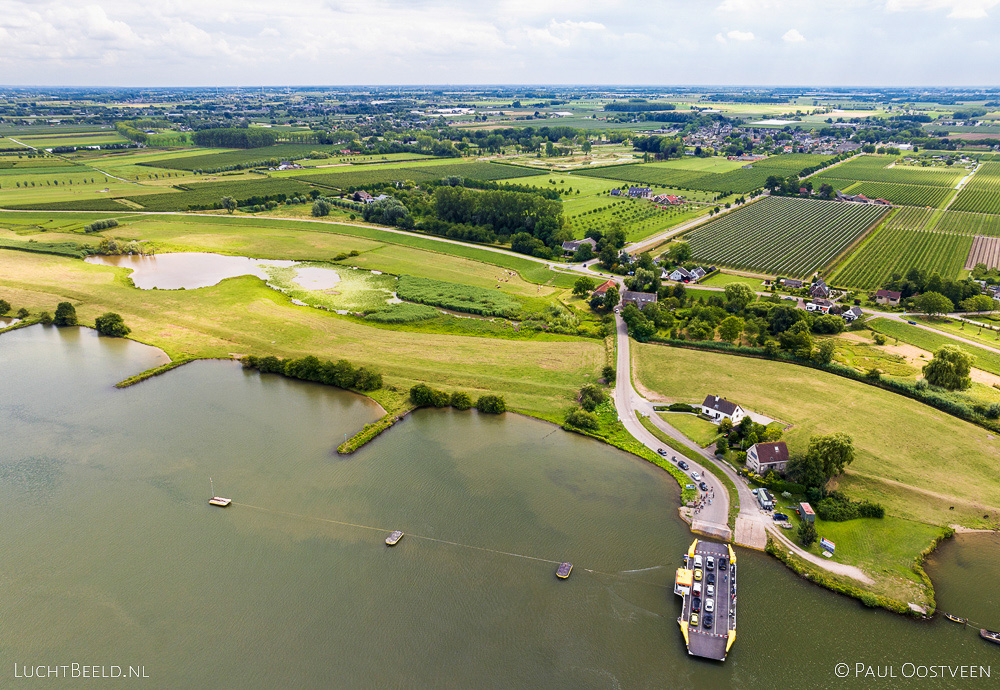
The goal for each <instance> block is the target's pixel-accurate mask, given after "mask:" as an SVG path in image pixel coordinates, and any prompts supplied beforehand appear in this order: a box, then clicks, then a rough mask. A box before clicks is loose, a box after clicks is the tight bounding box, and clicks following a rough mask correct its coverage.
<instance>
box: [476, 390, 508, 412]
mask: <svg viewBox="0 0 1000 690" xmlns="http://www.w3.org/2000/svg"><path fill="white" fill-rule="evenodd" d="M476 409H477V410H479V411H480V412H482V413H484V414H503V413H504V412H506V411H507V401H505V400H504V399H503V396H502V395H480V396H479V399H478V400H476Z"/></svg>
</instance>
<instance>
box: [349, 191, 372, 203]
mask: <svg viewBox="0 0 1000 690" xmlns="http://www.w3.org/2000/svg"><path fill="white" fill-rule="evenodd" d="M351 200H352V201H360V202H361V203H363V204H370V203H371V202H372V195H371V194H369V193H368V192H366V191H364V190H362V189H359V190H358V191H356V192H354V195H353V196H352V197H351Z"/></svg>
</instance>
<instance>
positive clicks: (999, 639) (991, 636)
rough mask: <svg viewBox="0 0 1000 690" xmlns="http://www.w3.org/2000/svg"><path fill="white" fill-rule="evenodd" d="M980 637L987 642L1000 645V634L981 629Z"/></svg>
mask: <svg viewBox="0 0 1000 690" xmlns="http://www.w3.org/2000/svg"><path fill="white" fill-rule="evenodd" d="M979 636H980V637H981V638H983V639H984V640H986V641H987V642H992V643H993V644H1000V632H993V631H992V630H987V629H986V628H980V629H979Z"/></svg>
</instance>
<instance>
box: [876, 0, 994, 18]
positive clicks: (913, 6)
mask: <svg viewBox="0 0 1000 690" xmlns="http://www.w3.org/2000/svg"><path fill="white" fill-rule="evenodd" d="M997 5H1000V0H886V3H885V9H886V10H887V11H889V12H907V11H913V10H922V11H927V10H950V12H948V17H949V18H951V19H984V18H986V17H988V16H989V10H991V9H993V8H994V7H996V6H997Z"/></svg>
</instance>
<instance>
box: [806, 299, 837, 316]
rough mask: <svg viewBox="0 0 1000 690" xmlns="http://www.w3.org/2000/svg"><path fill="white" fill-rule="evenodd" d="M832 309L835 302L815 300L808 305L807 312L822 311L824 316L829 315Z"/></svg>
mask: <svg viewBox="0 0 1000 690" xmlns="http://www.w3.org/2000/svg"><path fill="white" fill-rule="evenodd" d="M832 307H833V302H831V301H830V300H828V299H814V300H813V301H812V302H810V303H809V304H807V305H806V311H821V312H823V313H824V314H829V313H830V309H831V308H832Z"/></svg>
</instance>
